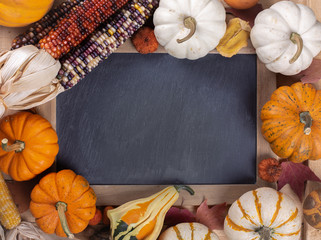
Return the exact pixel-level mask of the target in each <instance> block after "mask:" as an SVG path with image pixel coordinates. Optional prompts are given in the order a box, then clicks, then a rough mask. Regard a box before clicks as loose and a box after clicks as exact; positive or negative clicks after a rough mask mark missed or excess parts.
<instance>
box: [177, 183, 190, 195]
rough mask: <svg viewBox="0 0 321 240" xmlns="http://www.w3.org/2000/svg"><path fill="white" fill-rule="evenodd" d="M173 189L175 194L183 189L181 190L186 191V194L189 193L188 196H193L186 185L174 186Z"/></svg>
mask: <svg viewBox="0 0 321 240" xmlns="http://www.w3.org/2000/svg"><path fill="white" fill-rule="evenodd" d="M174 187H175V189H176V190H177V192H180V191H181V190H182V189H183V190H186V191H187V192H189V194H191V195H194V193H195V192H194V190H193V189H192V188H190V187H189V186H186V185H175V186H174Z"/></svg>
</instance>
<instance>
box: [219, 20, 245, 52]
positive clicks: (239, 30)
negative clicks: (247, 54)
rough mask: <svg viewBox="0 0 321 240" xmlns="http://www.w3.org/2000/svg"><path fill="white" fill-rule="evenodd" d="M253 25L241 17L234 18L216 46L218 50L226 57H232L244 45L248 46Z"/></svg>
mask: <svg viewBox="0 0 321 240" xmlns="http://www.w3.org/2000/svg"><path fill="white" fill-rule="evenodd" d="M250 32H251V27H250V26H249V24H248V23H247V22H245V21H243V20H242V19H240V18H233V19H231V20H230V21H229V23H228V25H227V30H226V32H225V35H224V36H223V38H222V39H221V40H220V43H219V44H218V46H217V47H216V49H217V51H218V52H219V53H220V54H221V55H222V56H224V57H232V56H234V55H235V54H237V53H238V52H239V51H240V50H241V49H242V48H243V47H246V46H247V42H248V39H249V38H250Z"/></svg>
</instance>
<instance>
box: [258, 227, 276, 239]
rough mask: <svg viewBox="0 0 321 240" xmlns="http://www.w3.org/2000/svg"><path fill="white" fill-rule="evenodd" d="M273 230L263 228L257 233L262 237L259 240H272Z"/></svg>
mask: <svg viewBox="0 0 321 240" xmlns="http://www.w3.org/2000/svg"><path fill="white" fill-rule="evenodd" d="M271 230H272V229H271V228H268V227H265V226H262V227H260V228H259V229H258V230H256V232H257V233H258V234H259V235H260V239H259V240H270V239H271Z"/></svg>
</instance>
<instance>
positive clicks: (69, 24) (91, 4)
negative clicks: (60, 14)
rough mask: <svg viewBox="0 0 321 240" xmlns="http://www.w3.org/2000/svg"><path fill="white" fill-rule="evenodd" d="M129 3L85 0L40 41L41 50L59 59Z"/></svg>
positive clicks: (125, 0)
mask: <svg viewBox="0 0 321 240" xmlns="http://www.w3.org/2000/svg"><path fill="white" fill-rule="evenodd" d="M127 2H128V0H85V1H84V2H83V3H82V4H79V5H77V6H75V7H74V8H72V9H71V11H70V12H68V14H67V15H66V16H65V17H64V18H63V19H62V20H61V21H60V22H59V23H58V25H57V26H56V27H55V28H54V29H52V30H51V31H50V32H49V33H48V34H47V35H46V36H45V37H44V38H43V39H41V40H40V41H39V46H40V48H43V49H45V50H46V52H48V53H49V54H50V55H51V56H52V57H54V58H55V59H59V58H60V57H61V56H62V55H64V54H66V53H68V52H69V51H70V50H71V48H72V47H76V46H77V45H78V44H79V43H81V42H82V41H83V40H84V39H85V38H86V37H87V36H89V35H90V34H91V33H92V32H94V30H95V29H96V28H97V27H98V26H99V25H100V24H101V23H103V22H105V21H106V20H107V19H108V17H110V16H111V15H113V14H114V13H115V12H116V11H117V10H118V9H120V8H121V7H123V6H124V5H125V4H126V3H127Z"/></svg>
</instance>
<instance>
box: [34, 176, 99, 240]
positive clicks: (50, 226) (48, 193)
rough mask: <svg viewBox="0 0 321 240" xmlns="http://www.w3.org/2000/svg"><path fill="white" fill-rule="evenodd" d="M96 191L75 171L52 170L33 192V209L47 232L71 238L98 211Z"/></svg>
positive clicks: (40, 224)
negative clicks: (55, 171)
mask: <svg viewBox="0 0 321 240" xmlns="http://www.w3.org/2000/svg"><path fill="white" fill-rule="evenodd" d="M96 199H97V198H96V194H95V192H94V190H93V189H92V188H91V187H90V186H89V183H88V181H87V180H86V179H85V178H83V177H82V176H80V175H76V174H75V173H74V172H73V171H71V170H62V171H60V172H58V173H49V174H48V175H46V176H45V177H43V178H42V179H41V180H40V182H39V184H37V185H36V186H35V187H34V189H33V190H32V192H31V202H30V211H31V213H32V215H33V216H34V217H35V218H36V223H37V224H38V226H39V227H40V228H41V229H42V230H43V231H44V232H46V233H49V234H52V233H56V234H57V235H58V236H61V237H66V236H68V237H69V238H72V237H73V233H79V232H82V231H83V230H84V229H85V228H86V227H87V225H88V223H89V220H90V219H92V218H93V217H94V215H95V212H96Z"/></svg>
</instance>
